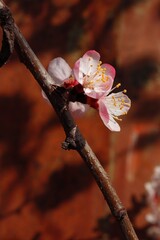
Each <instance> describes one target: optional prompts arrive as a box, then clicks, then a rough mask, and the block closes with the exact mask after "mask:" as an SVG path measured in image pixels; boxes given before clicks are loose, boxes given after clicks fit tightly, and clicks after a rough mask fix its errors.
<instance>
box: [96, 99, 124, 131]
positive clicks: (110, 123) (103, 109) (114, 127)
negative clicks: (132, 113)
mask: <svg viewBox="0 0 160 240" xmlns="http://www.w3.org/2000/svg"><path fill="white" fill-rule="evenodd" d="M98 104H99V115H100V117H101V119H102V121H103V123H104V125H105V126H106V127H107V128H109V129H110V130H111V131H115V132H118V131H120V126H119V124H118V123H117V122H116V121H115V120H114V118H113V117H112V114H110V113H109V112H108V109H107V106H106V102H105V101H104V98H101V99H100V100H99V101H98Z"/></svg>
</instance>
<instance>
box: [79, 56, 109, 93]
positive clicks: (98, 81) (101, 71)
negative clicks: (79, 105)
mask: <svg viewBox="0 0 160 240" xmlns="http://www.w3.org/2000/svg"><path fill="white" fill-rule="evenodd" d="M88 61H89V62H90V61H91V58H89V59H88ZM101 65H102V62H101V61H99V62H98V64H97V68H96V69H95V70H94V69H93V64H90V63H89V68H88V72H87V74H84V76H83V80H84V81H83V82H84V83H83V85H84V87H85V88H90V89H92V90H93V89H94V88H95V86H101V85H102V84H103V85H104V84H105V83H107V81H108V79H109V77H108V76H107V75H106V68H104V67H102V66H101Z"/></svg>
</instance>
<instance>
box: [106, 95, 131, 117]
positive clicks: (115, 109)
mask: <svg viewBox="0 0 160 240" xmlns="http://www.w3.org/2000/svg"><path fill="white" fill-rule="evenodd" d="M105 98H106V99H105V101H106V105H107V108H108V111H109V112H110V113H111V114H112V115H113V116H120V115H124V114H126V113H127V112H128V110H129V109H130V107H131V100H130V99H129V98H128V97H127V95H125V94H124V93H123V92H118V93H112V94H110V95H108V96H106V97H105Z"/></svg>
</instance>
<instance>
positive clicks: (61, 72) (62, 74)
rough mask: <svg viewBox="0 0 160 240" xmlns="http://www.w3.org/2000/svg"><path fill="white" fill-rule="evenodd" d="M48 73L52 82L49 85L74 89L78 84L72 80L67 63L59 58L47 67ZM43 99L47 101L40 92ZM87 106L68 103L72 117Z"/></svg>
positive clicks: (82, 111)
mask: <svg viewBox="0 0 160 240" xmlns="http://www.w3.org/2000/svg"><path fill="white" fill-rule="evenodd" d="M48 72H49V74H50V75H51V77H52V79H53V82H52V83H51V84H56V85H58V86H64V87H66V88H68V87H74V86H76V85H77V84H78V82H77V81H76V80H75V79H74V77H73V74H72V69H71V68H70V66H69V65H68V63H67V62H66V61H65V60H64V59H63V58H61V57H57V58H54V59H53V60H52V61H51V62H50V63H49V66H48ZM42 95H43V97H44V98H45V99H46V100H48V98H47V96H46V95H45V93H44V92H43V91H42ZM88 108H89V106H88V105H87V104H82V103H80V102H69V110H70V111H71V112H72V114H73V115H74V116H80V115H82V114H83V113H85V112H86V111H87V110H88Z"/></svg>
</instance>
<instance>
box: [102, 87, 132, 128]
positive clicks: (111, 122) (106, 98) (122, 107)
mask: <svg viewBox="0 0 160 240" xmlns="http://www.w3.org/2000/svg"><path fill="white" fill-rule="evenodd" d="M117 87H118V85H117ZM124 92H125V90H124ZM130 106H131V100H130V99H129V98H128V97H127V95H125V94H124V93H123V92H118V93H111V94H109V95H103V96H102V97H101V98H100V99H99V100H98V110H99V115H100V117H101V119H102V121H103V123H104V125H105V126H106V127H108V128H109V129H110V130H111V131H116V132H117V131H120V126H119V124H118V123H117V122H116V121H115V119H116V120H121V119H120V118H119V116H121V115H125V114H127V112H128V110H129V108H130Z"/></svg>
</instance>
